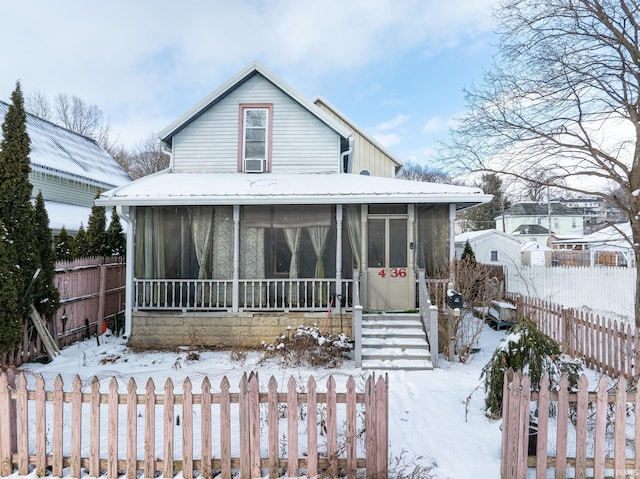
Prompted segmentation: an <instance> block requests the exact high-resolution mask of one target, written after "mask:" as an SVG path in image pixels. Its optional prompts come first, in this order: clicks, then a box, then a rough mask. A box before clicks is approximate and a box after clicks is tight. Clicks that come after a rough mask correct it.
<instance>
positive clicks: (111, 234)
mask: <svg viewBox="0 0 640 479" xmlns="http://www.w3.org/2000/svg"><path fill="white" fill-rule="evenodd" d="M107 246H108V247H109V249H110V251H111V256H122V257H124V256H125V253H126V248H127V246H126V241H125V237H124V233H123V232H122V225H121V224H120V216H118V212H117V211H116V208H115V206H114V207H113V209H112V210H111V222H110V223H109V227H108V228H107Z"/></svg>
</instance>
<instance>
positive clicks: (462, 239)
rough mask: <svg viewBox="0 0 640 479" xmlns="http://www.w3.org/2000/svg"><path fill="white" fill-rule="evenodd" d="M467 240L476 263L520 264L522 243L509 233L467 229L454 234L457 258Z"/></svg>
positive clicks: (460, 255) (459, 256) (460, 254)
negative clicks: (464, 231)
mask: <svg viewBox="0 0 640 479" xmlns="http://www.w3.org/2000/svg"><path fill="white" fill-rule="evenodd" d="M467 241H469V245H470V246H471V249H472V250H473V254H474V255H475V258H476V261H477V262H478V263H482V264H488V265H514V266H520V248H521V246H522V243H520V241H518V240H517V239H515V238H514V237H513V236H511V235H508V234H506V233H503V232H502V231H498V230H495V229H490V230H480V231H469V232H467V233H462V234H459V235H456V240H455V245H456V247H455V250H456V258H457V259H460V258H461V257H462V252H463V251H464V247H465V244H466V242H467Z"/></svg>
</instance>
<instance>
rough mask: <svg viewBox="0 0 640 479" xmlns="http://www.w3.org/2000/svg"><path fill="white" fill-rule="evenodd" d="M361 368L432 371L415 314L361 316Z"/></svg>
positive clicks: (422, 334) (418, 319) (426, 345)
mask: <svg viewBox="0 0 640 479" xmlns="http://www.w3.org/2000/svg"><path fill="white" fill-rule="evenodd" d="M362 368H363V369H387V370H388V369H396V370H429V369H433V364H432V362H431V353H430V351H429V344H428V343H427V338H426V334H425V332H424V329H423V328H422V323H421V322H420V315H419V314H416V313H413V314H412V313H398V314H394V313H383V314H364V315H363V316H362Z"/></svg>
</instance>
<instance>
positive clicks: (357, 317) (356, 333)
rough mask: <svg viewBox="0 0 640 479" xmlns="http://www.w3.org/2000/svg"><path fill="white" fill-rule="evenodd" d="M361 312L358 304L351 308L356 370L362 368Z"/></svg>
mask: <svg viewBox="0 0 640 479" xmlns="http://www.w3.org/2000/svg"><path fill="white" fill-rule="evenodd" d="M362 310H363V307H362V306H361V305H359V304H358V305H356V306H354V307H353V339H354V343H355V344H354V360H355V363H356V367H357V368H361V367H362Z"/></svg>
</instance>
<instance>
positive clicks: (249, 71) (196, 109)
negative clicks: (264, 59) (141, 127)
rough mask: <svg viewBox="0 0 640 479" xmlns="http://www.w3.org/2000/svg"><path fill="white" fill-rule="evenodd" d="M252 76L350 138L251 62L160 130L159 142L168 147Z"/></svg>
mask: <svg viewBox="0 0 640 479" xmlns="http://www.w3.org/2000/svg"><path fill="white" fill-rule="evenodd" d="M254 75H261V76H263V77H264V78H265V79H266V80H268V81H269V82H271V83H272V84H273V85H274V86H276V87H277V88H279V89H280V90H282V91H283V92H284V93H285V94H286V95H288V96H289V97H291V98H292V99H293V100H294V101H296V102H297V103H298V104H300V105H301V106H302V107H303V108H305V109H306V110H307V111H308V112H309V113H311V114H312V115H314V116H315V117H317V118H318V119H319V120H320V121H321V122H322V123H324V124H325V125H327V126H328V127H329V128H331V129H332V130H334V131H335V132H336V133H338V134H339V135H341V136H342V137H344V138H349V136H351V132H349V130H347V129H346V128H343V127H342V126H341V125H340V124H338V122H336V121H335V120H334V119H333V118H331V117H329V115H326V114H325V113H324V112H322V111H321V110H320V109H319V108H318V107H316V106H315V105H314V104H313V103H311V102H310V101H309V100H307V99H306V98H304V97H303V96H302V95H300V94H299V93H298V92H297V91H296V90H294V89H293V88H292V87H291V86H289V85H288V84H287V83H286V82H285V81H284V80H282V79H281V78H279V77H278V76H277V75H276V74H275V73H273V72H272V71H270V70H269V69H267V67H265V66H264V65H262V64H261V63H260V62H252V63H250V64H249V65H247V66H246V67H245V68H244V69H243V70H241V71H240V72H239V73H237V74H236V75H235V76H234V77H232V78H231V79H229V80H227V81H226V82H225V83H223V84H222V85H221V86H220V87H219V88H217V89H216V90H214V91H213V92H212V93H210V94H209V95H208V96H207V97H205V98H204V99H203V100H201V101H200V102H199V103H197V104H196V105H195V106H193V107H192V108H191V109H190V110H188V111H186V112H185V113H184V114H183V115H182V116H180V117H179V118H178V119H177V120H175V121H174V122H173V123H171V124H170V125H169V126H167V127H166V128H165V129H164V130H162V131H161V132H160V133H159V137H160V140H162V141H163V142H164V143H166V144H167V145H170V144H171V142H172V139H173V136H174V135H176V134H177V133H178V132H180V130H182V129H183V128H185V127H186V126H188V125H189V124H190V123H191V122H192V121H194V120H196V119H197V118H198V117H199V116H200V115H202V114H203V113H204V112H205V111H206V110H207V109H209V108H210V107H211V106H212V105H215V104H216V103H217V102H219V101H220V100H222V99H223V98H224V97H226V96H227V95H228V94H229V93H231V92H232V91H233V90H235V89H236V88H238V87H239V86H240V85H242V84H243V83H244V82H246V81H247V80H248V79H250V78H251V77H253V76H254Z"/></svg>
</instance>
